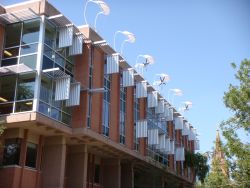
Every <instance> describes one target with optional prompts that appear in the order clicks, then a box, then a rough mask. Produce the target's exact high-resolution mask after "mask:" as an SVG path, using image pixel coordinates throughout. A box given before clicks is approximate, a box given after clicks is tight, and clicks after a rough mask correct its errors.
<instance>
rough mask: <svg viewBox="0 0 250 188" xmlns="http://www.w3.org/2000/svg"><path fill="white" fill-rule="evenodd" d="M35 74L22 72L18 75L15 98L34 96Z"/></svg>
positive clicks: (21, 98)
mask: <svg viewBox="0 0 250 188" xmlns="http://www.w3.org/2000/svg"><path fill="white" fill-rule="evenodd" d="M34 87H35V74H24V75H20V76H19V77H18V87H17V100H24V99H32V98H34Z"/></svg>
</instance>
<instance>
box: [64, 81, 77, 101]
mask: <svg viewBox="0 0 250 188" xmlns="http://www.w3.org/2000/svg"><path fill="white" fill-rule="evenodd" d="M80 90H81V86H80V83H79V82H78V83H73V84H71V85H70V91H69V99H68V100H66V106H77V105H79V104H80V92H81V91H80Z"/></svg>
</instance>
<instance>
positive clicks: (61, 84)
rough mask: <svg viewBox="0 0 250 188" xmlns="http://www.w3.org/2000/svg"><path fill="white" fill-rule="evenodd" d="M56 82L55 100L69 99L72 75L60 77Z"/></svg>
mask: <svg viewBox="0 0 250 188" xmlns="http://www.w3.org/2000/svg"><path fill="white" fill-rule="evenodd" d="M55 82H56V91H55V100H56V101H60V100H67V99H69V90H70V76H67V77H61V78H58V79H56V80H55Z"/></svg>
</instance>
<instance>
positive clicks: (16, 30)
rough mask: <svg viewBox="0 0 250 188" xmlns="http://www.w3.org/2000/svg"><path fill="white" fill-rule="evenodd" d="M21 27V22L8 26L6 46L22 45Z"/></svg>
mask: <svg viewBox="0 0 250 188" xmlns="http://www.w3.org/2000/svg"><path fill="white" fill-rule="evenodd" d="M21 28H22V25H21V23H16V24H11V25H7V26H6V30H5V33H6V37H5V48H8V47H12V46H19V45H20V38H21Z"/></svg>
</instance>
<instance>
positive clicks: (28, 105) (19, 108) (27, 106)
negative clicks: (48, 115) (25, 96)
mask: <svg viewBox="0 0 250 188" xmlns="http://www.w3.org/2000/svg"><path fill="white" fill-rule="evenodd" d="M32 107H33V100H30V101H22V102H16V110H15V112H25V111H32Z"/></svg>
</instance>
